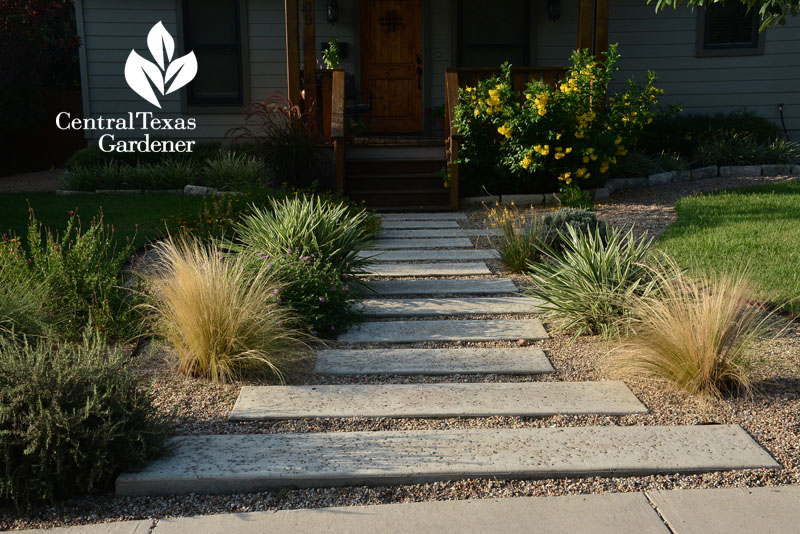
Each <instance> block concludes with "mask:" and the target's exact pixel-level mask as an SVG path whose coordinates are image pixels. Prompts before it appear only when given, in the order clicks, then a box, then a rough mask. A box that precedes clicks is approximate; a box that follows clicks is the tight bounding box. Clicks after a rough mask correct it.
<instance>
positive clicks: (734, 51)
mask: <svg viewBox="0 0 800 534" xmlns="http://www.w3.org/2000/svg"><path fill="white" fill-rule="evenodd" d="M749 13H750V15H751V17H752V24H753V36H754V41H755V42H753V41H751V42H749V43H728V44H713V43H709V42H708V34H709V25H710V23H711V22H710V15H709V10H708V9H706V8H699V9H698V13H697V57H724V56H758V55H763V54H764V40H765V32H759V31H758V29H759V27H760V26H761V17H759V15H758V11H757V10H755V9H751V10H750V12H749Z"/></svg>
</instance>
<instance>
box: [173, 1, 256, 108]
mask: <svg viewBox="0 0 800 534" xmlns="http://www.w3.org/2000/svg"><path fill="white" fill-rule="evenodd" d="M244 13H245V6H244V2H243V0H184V2H183V40H184V46H185V49H186V50H187V51H188V50H193V51H194V53H195V55H196V56H197V65H198V68H197V76H196V77H195V79H194V80H193V81H192V83H190V84H189V85H188V86H187V89H186V104H187V105H188V106H189V107H195V108H213V107H217V108H219V107H226V106H229V107H241V106H242V105H244V103H245V99H246V95H245V87H247V85H248V84H247V83H246V80H245V64H246V62H245V60H244V55H245V54H244V53H243V52H244V51H243V49H244V46H243V42H244V36H243V32H242V28H243V26H244V27H246V25H245V24H243V23H242V17H243V14H244Z"/></svg>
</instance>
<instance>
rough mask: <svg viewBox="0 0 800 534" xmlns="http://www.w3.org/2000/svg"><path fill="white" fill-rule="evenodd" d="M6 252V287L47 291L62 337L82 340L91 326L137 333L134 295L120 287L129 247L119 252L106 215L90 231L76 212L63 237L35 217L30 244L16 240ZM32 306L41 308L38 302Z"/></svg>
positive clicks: (2, 261)
mask: <svg viewBox="0 0 800 534" xmlns="http://www.w3.org/2000/svg"><path fill="white" fill-rule="evenodd" d="M2 249H3V250H2V251H0V271H1V272H2V273H3V275H2V278H3V282H4V285H5V284H6V283H7V284H9V286H11V285H14V286H18V287H20V288H23V287H26V286H29V287H36V288H42V289H43V290H44V291H46V295H47V306H46V308H47V310H48V316H50V317H52V318H53V319H54V320H57V322H58V324H59V329H58V330H59V333H60V334H62V335H64V336H65V337H67V338H69V339H77V338H79V337H80V335H81V333H82V332H83V331H84V330H85V328H86V327H87V326H88V325H94V326H96V327H97V328H98V329H99V330H100V331H102V332H103V333H104V334H105V335H107V336H110V337H114V338H120V337H124V336H125V335H128V334H131V333H132V331H131V330H130V329H131V328H132V325H133V322H134V319H135V318H134V316H133V314H132V312H131V310H130V303H129V301H128V297H129V296H130V295H129V293H128V291H127V290H125V289H124V288H122V287H121V283H122V280H121V273H122V267H123V265H124V264H125V262H126V261H127V259H128V254H129V253H130V247H129V246H126V247H125V248H124V249H123V250H121V251H119V252H117V251H116V250H115V242H114V239H113V232H112V231H111V230H110V229H109V228H107V227H106V226H105V225H104V224H103V217H102V213H101V214H100V216H99V217H98V218H97V219H94V220H92V222H91V223H90V225H89V228H88V229H86V231H83V229H82V227H81V223H80V219H79V218H78V216H77V215H75V214H71V215H70V218H69V220H68V222H67V226H66V229H65V230H64V232H63V233H62V234H61V235H56V234H53V233H52V232H51V231H50V230H47V229H45V228H43V227H42V226H41V225H40V224H39V222H38V221H37V220H36V218H35V217H34V216H33V214H31V218H30V223H29V226H28V234H27V243H26V246H25V247H23V245H22V242H21V241H20V240H19V239H13V240H9V241H7V242H6V243H5V244H4V246H3V247H2ZM31 298H32V299H33V298H37V297H35V296H34V295H31ZM30 304H31V306H33V309H38V306H39V305H38V304H36V302H35V301H31V303H30ZM31 333H35V331H32V332H31Z"/></svg>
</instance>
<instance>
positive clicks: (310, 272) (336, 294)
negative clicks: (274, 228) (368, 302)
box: [257, 251, 360, 339]
mask: <svg viewBox="0 0 800 534" xmlns="http://www.w3.org/2000/svg"><path fill="white" fill-rule="evenodd" d="M257 257H258V258H259V259H258V262H259V263H262V264H263V263H266V264H267V265H268V268H269V269H271V270H273V271H274V272H275V273H276V276H277V277H278V278H279V279H281V280H287V281H290V283H288V284H287V285H286V286H284V287H283V289H281V291H280V292H279V293H278V294H277V295H276V302H277V303H279V304H282V305H288V306H290V307H291V308H292V309H293V310H294V311H295V312H296V313H297V314H298V315H300V316H301V317H303V318H304V319H305V321H306V323H307V325H308V328H309V330H310V332H311V334H312V335H314V336H316V337H320V338H333V339H335V338H336V336H337V335H339V332H341V331H342V330H344V329H345V328H346V327H348V326H350V324H352V323H353V321H354V320H355V318H356V314H355V313H352V312H351V311H350V306H351V304H352V301H353V299H355V298H356V297H357V296H358V293H359V289H360V286H359V285H358V284H354V283H351V282H348V278H349V277H348V276H347V275H342V273H341V272H339V271H338V270H336V269H335V268H334V267H333V265H331V264H330V263H328V262H326V261H325V260H324V259H321V258H318V257H315V256H305V255H303V254H302V253H298V252H295V251H288V252H283V253H279V254H277V255H275V256H269V255H267V254H262V255H259V256H257Z"/></svg>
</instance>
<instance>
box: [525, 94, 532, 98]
mask: <svg viewBox="0 0 800 534" xmlns="http://www.w3.org/2000/svg"><path fill="white" fill-rule="evenodd" d="M532 98H533V95H532V94H530V93H526V94H525V99H526V100H530V99H532Z"/></svg>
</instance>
